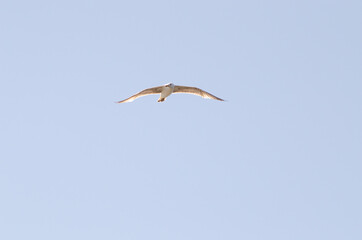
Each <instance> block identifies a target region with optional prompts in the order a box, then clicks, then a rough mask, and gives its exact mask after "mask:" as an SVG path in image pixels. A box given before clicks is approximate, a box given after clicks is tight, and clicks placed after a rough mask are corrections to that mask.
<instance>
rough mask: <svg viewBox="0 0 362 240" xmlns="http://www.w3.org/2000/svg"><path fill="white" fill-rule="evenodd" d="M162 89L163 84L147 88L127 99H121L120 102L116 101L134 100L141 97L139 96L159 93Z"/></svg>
mask: <svg viewBox="0 0 362 240" xmlns="http://www.w3.org/2000/svg"><path fill="white" fill-rule="evenodd" d="M161 91H162V86H160V87H153V88H147V89H145V90H143V91H141V92H139V93H136V94H135V95H133V96H131V97H129V98H127V99H125V100H122V101H119V102H116V103H125V102H133V101H134V100H135V99H136V98H139V97H143V96H146V95H150V94H158V93H161Z"/></svg>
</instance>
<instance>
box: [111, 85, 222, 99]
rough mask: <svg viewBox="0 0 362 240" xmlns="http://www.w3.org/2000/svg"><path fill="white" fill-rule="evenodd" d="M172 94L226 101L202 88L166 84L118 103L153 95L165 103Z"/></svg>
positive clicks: (148, 89)
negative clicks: (158, 96) (185, 94)
mask: <svg viewBox="0 0 362 240" xmlns="http://www.w3.org/2000/svg"><path fill="white" fill-rule="evenodd" d="M172 93H187V94H193V95H197V96H200V97H202V98H209V99H215V100H219V101H224V100H223V99H221V98H218V97H216V96H215V95H212V94H211V93H208V92H206V91H204V90H202V89H200V88H196V87H187V86H177V85H173V84H172V83H170V84H166V85H164V86H159V87H153V88H147V89H145V90H143V91H141V92H138V93H136V94H135V95H133V96H131V97H129V98H127V99H124V100H122V101H118V102H116V103H125V102H132V101H134V100H135V99H137V98H139V97H143V96H147V95H151V94H160V98H159V99H158V102H163V101H165V99H166V98H167V97H168V96H169V95H171V94H172Z"/></svg>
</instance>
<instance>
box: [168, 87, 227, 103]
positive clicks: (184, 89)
mask: <svg viewBox="0 0 362 240" xmlns="http://www.w3.org/2000/svg"><path fill="white" fill-rule="evenodd" d="M173 93H189V94H194V95H198V96H200V97H203V98H210V99H215V100H219V101H224V100H223V99H221V98H218V97H216V96H214V95H212V94H211V93H208V92H206V91H204V90H202V89H200V88H196V87H186V86H175V88H174V89H173Z"/></svg>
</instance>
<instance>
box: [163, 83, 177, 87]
mask: <svg viewBox="0 0 362 240" xmlns="http://www.w3.org/2000/svg"><path fill="white" fill-rule="evenodd" d="M165 87H170V88H174V87H175V85H174V84H173V83H167V84H166V85H165Z"/></svg>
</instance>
